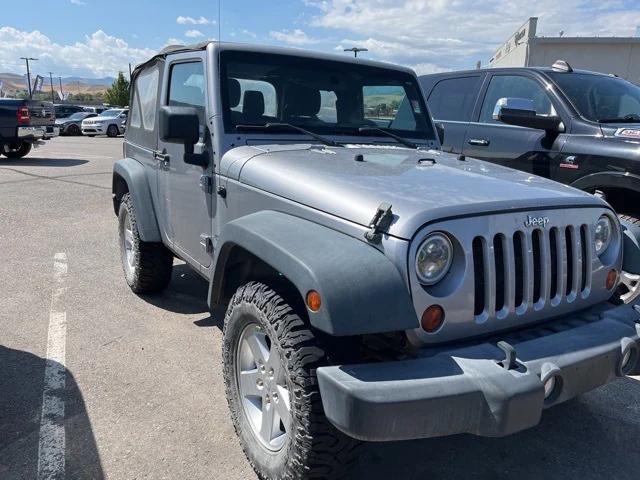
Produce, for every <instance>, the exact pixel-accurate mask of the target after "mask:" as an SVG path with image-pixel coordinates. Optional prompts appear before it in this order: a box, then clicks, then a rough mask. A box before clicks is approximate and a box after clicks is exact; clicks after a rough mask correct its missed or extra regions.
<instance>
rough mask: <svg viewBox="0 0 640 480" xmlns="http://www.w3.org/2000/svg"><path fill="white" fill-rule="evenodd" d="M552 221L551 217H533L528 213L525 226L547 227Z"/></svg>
mask: <svg viewBox="0 0 640 480" xmlns="http://www.w3.org/2000/svg"><path fill="white" fill-rule="evenodd" d="M550 221H551V220H549V217H532V216H531V215H527V220H526V221H525V222H524V226H525V227H542V228H545V227H546V226H547V225H548V224H549V222H550Z"/></svg>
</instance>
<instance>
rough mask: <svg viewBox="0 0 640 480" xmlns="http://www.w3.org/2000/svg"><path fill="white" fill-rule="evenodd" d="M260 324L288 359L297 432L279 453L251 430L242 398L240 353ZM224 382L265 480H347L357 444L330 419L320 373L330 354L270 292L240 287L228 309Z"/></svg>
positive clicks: (239, 430) (243, 440) (239, 429)
mask: <svg viewBox="0 0 640 480" xmlns="http://www.w3.org/2000/svg"><path fill="white" fill-rule="evenodd" d="M251 323H257V324H258V325H260V327H261V328H262V330H263V331H264V332H265V333H266V334H267V336H268V337H269V339H270V340H271V342H272V344H273V343H275V345H276V348H277V350H278V352H279V354H280V355H279V356H280V358H281V359H282V360H283V361H282V363H283V365H282V368H284V369H285V377H286V381H287V387H288V391H289V392H290V405H291V417H292V420H291V422H292V428H291V431H290V432H288V438H287V440H286V441H285V444H284V445H283V446H282V448H281V449H280V450H279V451H277V452H271V451H269V450H267V449H266V448H265V447H264V446H263V445H262V444H261V443H260V441H259V440H258V439H257V438H256V436H255V434H254V432H253V429H252V428H251V426H250V424H249V423H248V420H247V418H246V415H245V413H244V408H243V406H242V401H241V398H240V393H239V386H238V381H237V376H236V375H237V368H239V367H238V366H237V349H238V343H239V340H240V338H241V334H242V332H243V331H244V329H245V328H246V327H247V325H250V324H251ZM223 360H224V380H225V387H226V395H227V401H228V403H229V409H230V411H231V417H232V420H233V424H234V427H235V430H236V434H237V435H238V438H239V439H240V444H241V446H242V449H243V450H244V453H245V455H246V456H247V459H248V460H249V462H250V464H251V466H252V467H253V469H254V470H255V472H256V473H257V475H258V477H259V478H260V479H261V480H280V479H306V478H310V479H320V478H322V479H331V478H343V476H344V475H345V474H346V473H347V472H348V471H349V467H350V466H351V464H352V463H353V461H354V460H355V450H356V449H357V447H358V446H359V445H360V443H361V442H358V441H356V440H354V439H352V438H350V437H347V436H346V435H344V434H343V433H341V432H339V431H338V430H337V429H336V428H335V427H334V426H333V425H331V423H330V422H329V420H328V419H327V418H326V416H325V415H324V411H323V408H322V400H321V398H320V392H319V389H318V381H317V378H316V369H317V368H318V367H321V366H323V365H326V364H327V359H326V354H325V351H324V350H323V348H322V347H321V346H320V344H319V342H318V340H317V338H316V336H315V335H314V333H313V331H312V330H311V329H310V328H309V326H308V325H307V323H306V321H305V320H304V319H303V317H302V316H301V315H299V314H298V313H297V312H296V311H295V309H294V308H293V307H292V306H291V304H290V303H288V302H287V301H286V300H285V299H284V297H283V296H282V295H281V294H279V293H277V292H276V290H274V289H272V288H271V287H269V286H267V285H265V284H263V283H259V282H250V283H248V284H246V285H244V286H241V287H240V288H239V289H238V290H237V291H236V293H235V295H234V296H233V298H232V299H231V301H230V303H229V306H228V308H227V312H226V316H225V321H224V332H223Z"/></svg>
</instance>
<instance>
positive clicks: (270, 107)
mask: <svg viewBox="0 0 640 480" xmlns="http://www.w3.org/2000/svg"><path fill="white" fill-rule="evenodd" d="M236 80H237V81H238V83H239V84H240V97H239V101H238V103H237V105H234V106H232V107H231V110H232V111H233V112H238V113H243V112H244V113H246V114H247V115H248V116H251V114H252V112H258V113H260V115H259V116H260V117H263V116H265V117H272V118H276V116H277V111H278V98H277V96H276V89H275V87H274V86H273V85H272V84H270V83H269V82H265V81H262V80H250V79H246V78H236ZM247 92H249V95H246V93H247ZM245 104H246V106H245ZM262 104H264V105H262Z"/></svg>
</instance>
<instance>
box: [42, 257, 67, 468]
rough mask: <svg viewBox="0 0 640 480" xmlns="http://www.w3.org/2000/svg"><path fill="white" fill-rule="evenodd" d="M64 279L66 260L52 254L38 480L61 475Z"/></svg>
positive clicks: (64, 328)
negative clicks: (51, 281) (51, 292)
mask: <svg viewBox="0 0 640 480" xmlns="http://www.w3.org/2000/svg"><path fill="white" fill-rule="evenodd" d="M66 277H67V256H66V254H64V253H56V255H55V259H54V263H53V280H54V288H53V295H52V297H51V309H50V311H49V334H48V338H47V357H46V359H45V369H44V391H43V393H42V416H41V418H40V441H39V445H38V480H49V479H61V478H64V475H65V463H64V461H65V460H64V451H65V431H64V389H65V385H66V367H65V344H66V334H67V312H66V311H65V310H64V309H63V308H62V303H63V302H62V300H63V298H62V297H63V295H64V292H65V290H66V286H65V282H66Z"/></svg>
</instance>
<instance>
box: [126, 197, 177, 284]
mask: <svg viewBox="0 0 640 480" xmlns="http://www.w3.org/2000/svg"><path fill="white" fill-rule="evenodd" d="M118 233H119V238H120V257H121V260H122V269H123V270H124V276H125V278H126V280H127V284H128V285H129V287H130V288H131V290H133V291H134V292H135V293H154V292H159V291H160V290H163V289H164V288H165V287H166V286H167V285H168V284H169V281H170V280H171V270H172V268H173V254H172V253H171V252H170V251H169V250H168V249H167V247H165V246H164V245H163V244H162V243H149V242H143V241H142V240H141V239H140V235H139V234H138V225H137V222H136V216H135V212H134V210H133V203H132V202H131V196H130V195H129V194H128V193H126V194H125V195H124V196H123V197H122V201H121V202H120V210H119V213H118Z"/></svg>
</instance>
